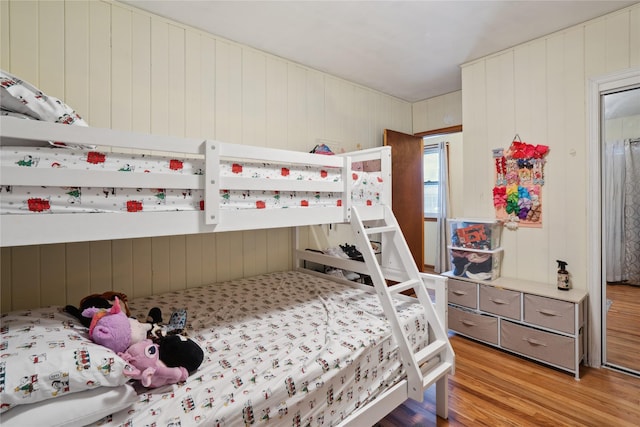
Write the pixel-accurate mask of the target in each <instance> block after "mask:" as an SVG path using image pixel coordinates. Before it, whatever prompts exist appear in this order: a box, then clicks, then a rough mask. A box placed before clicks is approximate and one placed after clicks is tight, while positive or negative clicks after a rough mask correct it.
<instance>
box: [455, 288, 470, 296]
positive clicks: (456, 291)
mask: <svg viewBox="0 0 640 427" xmlns="http://www.w3.org/2000/svg"><path fill="white" fill-rule="evenodd" d="M453 293H454V294H456V295H466V294H467V293H466V292H465V291H459V290H457V289H456V290H455V291H453Z"/></svg>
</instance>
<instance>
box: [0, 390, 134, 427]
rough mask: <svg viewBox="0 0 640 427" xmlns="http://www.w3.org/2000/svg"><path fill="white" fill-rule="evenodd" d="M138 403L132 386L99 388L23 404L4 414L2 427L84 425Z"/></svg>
mask: <svg viewBox="0 0 640 427" xmlns="http://www.w3.org/2000/svg"><path fill="white" fill-rule="evenodd" d="M137 401H138V395H137V394H136V391H135V390H134V388H133V387H132V386H130V385H121V386H118V387H99V388H95V389H93V390H87V391H83V392H82V393H74V394H69V395H66V396H62V397H60V398H59V399H49V400H44V401H42V402H38V403H33V404H31V405H21V406H19V407H17V408H14V409H12V410H11V411H9V412H5V413H4V414H2V415H0V424H2V427H14V426H15V427H24V426H49V427H58V426H60V427H68V426H69V427H70V426H84V425H87V424H90V423H93V422H96V421H99V420H100V419H102V418H104V417H106V416H107V415H111V414H114V413H116V412H118V411H120V410H122V409H125V408H127V407H129V406H131V405H132V404H134V403H136V402H137Z"/></svg>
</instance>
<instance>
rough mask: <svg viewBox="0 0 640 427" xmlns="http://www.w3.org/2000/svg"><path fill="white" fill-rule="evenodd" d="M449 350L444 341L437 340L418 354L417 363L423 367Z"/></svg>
mask: <svg viewBox="0 0 640 427" xmlns="http://www.w3.org/2000/svg"><path fill="white" fill-rule="evenodd" d="M446 348H447V342H446V341H444V340H435V341H434V342H432V343H430V344H429V345H427V346H426V347H425V348H423V349H422V350H420V351H419V352H417V353H416V355H415V357H416V362H417V363H418V366H420V365H422V364H423V363H425V362H426V361H428V360H429V359H432V358H433V357H434V356H436V355H438V354H440V352H442V351H443V350H445V349H446Z"/></svg>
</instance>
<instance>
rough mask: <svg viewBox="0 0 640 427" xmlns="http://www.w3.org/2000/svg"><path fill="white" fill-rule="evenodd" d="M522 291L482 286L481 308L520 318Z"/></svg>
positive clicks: (512, 317)
mask: <svg viewBox="0 0 640 427" xmlns="http://www.w3.org/2000/svg"><path fill="white" fill-rule="evenodd" d="M520 295H521V294H520V292H517V291H510V290H507V289H501V288H496V287H494V286H487V285H481V286H480V310H482V311H486V312H489V313H493V314H497V315H498V316H503V317H508V318H510V319H516V320H520Z"/></svg>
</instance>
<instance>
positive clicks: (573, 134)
mask: <svg viewBox="0 0 640 427" xmlns="http://www.w3.org/2000/svg"><path fill="white" fill-rule="evenodd" d="M627 34H628V32H627ZM563 39H564V41H563V44H564V46H563V56H564V61H565V62H564V63H565V69H564V74H563V77H564V83H563V86H564V94H565V102H564V103H563V105H562V107H563V109H564V112H563V117H564V140H565V141H566V143H567V146H566V147H565V149H566V150H567V152H568V157H566V159H567V164H566V165H565V171H566V172H567V174H566V181H565V182H564V185H565V186H566V187H565V194H564V198H565V200H566V205H565V206H566V211H565V212H564V213H563V217H564V219H565V222H566V234H565V239H566V240H567V241H568V242H570V246H569V248H568V254H571V255H570V256H571V257H572V258H574V264H576V263H577V260H583V259H587V245H588V243H587V233H585V230H586V229H587V228H588V227H587V219H586V216H585V215H584V214H582V215H578V212H577V209H576V208H577V207H578V206H587V191H575V189H577V188H580V187H583V186H584V187H586V183H587V182H588V181H589V179H588V173H596V171H587V168H586V167H585V165H587V164H588V159H587V149H586V147H587V145H586V143H585V141H588V139H589V138H588V136H587V127H586V126H585V125H584V124H585V117H587V115H588V114H587V111H586V106H587V99H586V96H587V95H586V90H585V82H586V81H587V80H586V76H585V75H584V67H582V66H576V64H580V65H581V64H584V43H583V32H582V31H581V29H576V28H571V29H569V30H567V31H566V32H565V33H564V34H563ZM551 188H553V187H551ZM545 190H549V188H545ZM543 214H544V213H543ZM543 221H544V219H543ZM549 249H550V250H549V251H548V252H547V262H546V267H547V274H548V276H547V277H546V279H548V282H549V283H553V282H554V281H555V280H556V277H557V275H556V274H557V273H556V272H557V263H556V262H555V261H556V260H557V259H562V260H564V258H556V257H555V256H565V257H566V255H567V254H554V253H553V252H554V251H553V250H551V249H553V246H549ZM570 271H571V275H572V280H573V281H574V282H576V283H580V284H585V285H586V283H587V271H586V269H584V268H577V269H572V270H570ZM583 287H584V285H583Z"/></svg>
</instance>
